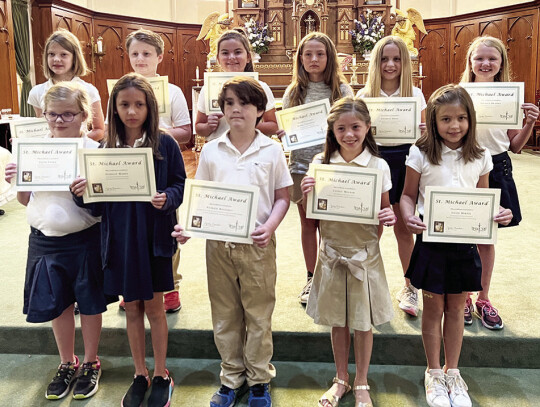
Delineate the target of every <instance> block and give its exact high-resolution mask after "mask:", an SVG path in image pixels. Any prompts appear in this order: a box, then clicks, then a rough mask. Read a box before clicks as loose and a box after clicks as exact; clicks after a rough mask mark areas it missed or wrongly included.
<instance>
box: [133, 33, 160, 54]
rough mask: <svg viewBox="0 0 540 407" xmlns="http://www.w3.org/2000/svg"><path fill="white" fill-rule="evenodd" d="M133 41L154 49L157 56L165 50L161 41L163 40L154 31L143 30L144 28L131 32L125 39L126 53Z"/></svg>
mask: <svg viewBox="0 0 540 407" xmlns="http://www.w3.org/2000/svg"><path fill="white" fill-rule="evenodd" d="M133 40H137V41H141V42H144V43H146V44H148V45H151V46H153V47H154V48H155V49H156V53H157V54H158V56H159V55H161V54H163V50H164V49H165V42H164V41H163V38H161V36H160V35H159V34H157V33H155V32H154V31H150V30H145V29H144V28H141V29H139V30H137V31H133V32H131V33H129V35H128V36H127V37H126V49H127V51H128V53H129V47H130V45H131V43H132V42H133Z"/></svg>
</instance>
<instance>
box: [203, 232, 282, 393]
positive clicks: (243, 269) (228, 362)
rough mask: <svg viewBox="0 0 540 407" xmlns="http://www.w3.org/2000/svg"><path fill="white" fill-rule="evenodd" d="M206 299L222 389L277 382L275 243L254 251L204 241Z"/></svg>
mask: <svg viewBox="0 0 540 407" xmlns="http://www.w3.org/2000/svg"><path fill="white" fill-rule="evenodd" d="M206 268H207V275H208V294H209V296H210V305H211V309H212V325H213V327H214V341H215V343H216V346H217V349H218V351H219V354H220V355H221V360H222V362H221V373H220V378H221V383H222V384H224V385H225V386H228V387H230V388H231V389H236V388H238V387H240V386H241V385H242V384H243V383H244V381H245V380H246V379H247V382H248V385H249V386H253V385H254V384H258V383H268V382H270V380H271V379H272V378H273V377H275V374H276V373H275V369H274V367H273V366H272V365H271V364H270V360H271V359H272V353H273V343H272V312H273V311H274V305H275V302H276V295H275V287H276V241H275V236H273V237H272V239H271V241H270V243H269V244H268V246H267V247H265V248H264V249H261V248H259V247H257V246H256V245H249V244H238V243H234V244H233V243H225V242H218V241H215V240H207V241H206Z"/></svg>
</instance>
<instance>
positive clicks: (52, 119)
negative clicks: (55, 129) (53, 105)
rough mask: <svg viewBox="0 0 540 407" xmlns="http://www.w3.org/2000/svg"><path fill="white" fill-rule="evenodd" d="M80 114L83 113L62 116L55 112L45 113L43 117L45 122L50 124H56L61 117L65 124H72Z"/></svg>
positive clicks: (68, 113) (63, 114) (67, 113)
mask: <svg viewBox="0 0 540 407" xmlns="http://www.w3.org/2000/svg"><path fill="white" fill-rule="evenodd" d="M79 113H82V111H80V112H77V113H71V112H66V113H62V114H58V113H53V112H45V113H43V116H45V120H47V121H48V122H55V121H56V120H58V118H59V117H60V118H61V119H62V121H63V122H66V123H70V122H72V121H73V119H75V116H77V115H78V114H79Z"/></svg>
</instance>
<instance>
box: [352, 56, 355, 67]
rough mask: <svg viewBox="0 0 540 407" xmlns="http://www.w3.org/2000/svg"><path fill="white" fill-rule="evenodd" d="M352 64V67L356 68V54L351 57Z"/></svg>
mask: <svg viewBox="0 0 540 407" xmlns="http://www.w3.org/2000/svg"><path fill="white" fill-rule="evenodd" d="M352 64H353V66H356V54H354V55H353V56H352Z"/></svg>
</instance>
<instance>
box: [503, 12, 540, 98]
mask: <svg viewBox="0 0 540 407" xmlns="http://www.w3.org/2000/svg"><path fill="white" fill-rule="evenodd" d="M535 17H536V15H535V14H529V15H521V16H516V17H510V18H508V20H507V29H508V38H507V44H508V58H509V59H510V63H511V67H512V73H513V79H514V80H515V81H520V82H525V84H527V83H529V84H530V83H534V81H535V78H536V69H532V68H533V67H534V68H536V64H534V65H532V64H530V61H531V60H535V59H536V58H535V59H532V56H533V55H536V53H537V48H538V38H537V36H536V35H534V34H535V27H537V26H538V23H537V22H536V20H537V18H535ZM526 88H527V87H526ZM525 97H526V99H527V100H528V101H534V94H533V92H532V89H529V90H528V91H526V92H525Z"/></svg>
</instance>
